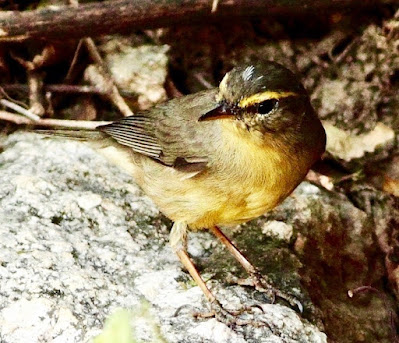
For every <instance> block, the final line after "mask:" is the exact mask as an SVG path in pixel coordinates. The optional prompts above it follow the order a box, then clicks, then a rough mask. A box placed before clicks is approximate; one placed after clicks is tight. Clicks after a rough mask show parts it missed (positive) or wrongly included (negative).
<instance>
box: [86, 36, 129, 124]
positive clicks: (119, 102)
mask: <svg viewBox="0 0 399 343" xmlns="http://www.w3.org/2000/svg"><path fill="white" fill-rule="evenodd" d="M83 43H84V44H85V45H86V47H87V49H88V51H89V54H90V57H91V58H92V59H93V61H94V62H95V63H96V64H97V65H98V67H99V68H98V70H99V72H100V73H101V76H102V77H103V78H104V82H102V84H109V85H110V92H109V93H108V97H109V99H110V100H111V101H112V103H113V104H114V105H115V106H116V107H117V108H118V109H119V111H120V112H121V113H122V114H123V115H124V116H125V117H129V116H132V115H133V112H132V111H131V109H130V107H129V106H128V105H127V104H126V102H125V100H124V99H123V98H122V96H121V95H120V94H119V90H118V88H117V87H116V85H115V82H114V80H113V78H112V76H111V75H110V74H109V72H108V70H107V67H106V65H105V63H104V61H103V59H102V58H101V55H100V53H99V52H98V50H97V47H96V45H95V44H94V41H93V40H92V39H91V38H85V39H84V40H83Z"/></svg>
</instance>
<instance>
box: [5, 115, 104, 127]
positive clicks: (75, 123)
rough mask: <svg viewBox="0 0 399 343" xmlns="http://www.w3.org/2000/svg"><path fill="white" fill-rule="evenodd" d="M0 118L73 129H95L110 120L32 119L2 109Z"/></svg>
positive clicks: (26, 123) (28, 123) (25, 123)
mask: <svg viewBox="0 0 399 343" xmlns="http://www.w3.org/2000/svg"><path fill="white" fill-rule="evenodd" d="M0 120H5V121H9V122H12V123H15V124H18V125H34V126H45V127H65V128H71V129H72V128H73V129H85V130H94V129H95V128H96V127H97V126H101V125H107V124H110V123H111V122H109V121H87V120H63V119H39V120H36V121H32V120H30V119H28V118H25V117H22V116H20V115H18V114H14V113H10V112H7V111H0Z"/></svg>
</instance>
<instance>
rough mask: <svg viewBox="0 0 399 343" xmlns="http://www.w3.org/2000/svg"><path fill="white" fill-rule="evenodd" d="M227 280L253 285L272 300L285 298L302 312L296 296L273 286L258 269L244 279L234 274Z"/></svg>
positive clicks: (243, 284)
mask: <svg viewBox="0 0 399 343" xmlns="http://www.w3.org/2000/svg"><path fill="white" fill-rule="evenodd" d="M229 282H230V283H235V284H238V285H240V286H249V287H254V288H255V289H256V290H257V291H259V292H261V293H264V294H266V296H267V297H268V298H270V299H271V301H272V302H274V301H275V299H276V297H277V298H280V299H283V300H285V301H286V302H287V303H289V304H290V306H291V307H293V308H297V309H298V311H299V312H300V313H302V312H303V305H302V303H301V302H300V301H299V300H298V299H297V298H295V297H294V296H292V295H290V294H287V293H285V292H282V291H281V290H279V289H277V288H275V287H274V286H273V285H272V284H271V282H270V281H269V280H268V278H267V277H265V276H263V275H262V274H261V273H260V272H258V271H256V272H254V273H250V277H249V278H246V279H239V278H236V277H234V276H230V277H229Z"/></svg>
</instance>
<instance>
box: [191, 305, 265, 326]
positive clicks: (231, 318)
mask: <svg viewBox="0 0 399 343" xmlns="http://www.w3.org/2000/svg"><path fill="white" fill-rule="evenodd" d="M210 306H211V311H210V312H206V313H202V312H197V313H194V316H195V317H196V318H210V317H214V318H216V319H217V320H218V321H220V322H222V323H224V324H226V325H227V326H228V327H235V326H245V325H252V326H256V327H261V326H269V325H268V324H267V323H266V322H264V321H260V320H253V319H242V318H240V317H239V316H240V315H241V314H243V313H247V314H252V313H253V308H254V307H256V308H258V309H260V310H261V311H263V309H262V308H261V307H260V306H253V307H247V306H246V307H242V308H240V309H239V310H226V309H225V308H224V307H223V306H222V304H220V303H219V301H217V300H215V301H213V302H212V303H210Z"/></svg>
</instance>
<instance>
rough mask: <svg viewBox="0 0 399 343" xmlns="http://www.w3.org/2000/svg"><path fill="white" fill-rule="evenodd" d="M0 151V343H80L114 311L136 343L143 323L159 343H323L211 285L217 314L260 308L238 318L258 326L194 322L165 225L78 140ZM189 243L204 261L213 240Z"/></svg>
mask: <svg viewBox="0 0 399 343" xmlns="http://www.w3.org/2000/svg"><path fill="white" fill-rule="evenodd" d="M0 146H2V148H3V152H2V153H1V154H0V284H1V288H0V341H1V342H7V343H20V342H57V343H60V342H88V341H90V340H91V339H92V338H93V337H95V336H96V335H98V334H99V333H100V332H101V329H102V327H103V325H104V321H105V320H106V318H107V317H108V316H109V315H110V314H111V313H112V312H113V311H115V310H116V309H117V308H125V309H128V310H130V311H131V313H133V314H134V315H133V316H132V318H133V317H134V318H135V320H134V325H133V326H134V327H135V330H134V331H135V333H136V337H137V339H138V341H142V342H155V341H156V339H155V338H154V337H156V335H157V333H155V332H154V325H155V327H157V330H158V331H159V335H160V336H161V337H162V340H163V341H164V342H182V343H183V342H190V343H196V342H198V343H199V342H201V343H202V342H204V343H205V342H224V343H227V342H235V343H241V342H268V343H270V342H273V343H274V342H276V343H277V342H279V343H280V342H281V343H282V342H287V343H293V342H303V343H305V342H314V343H316V342H320V343H321V342H326V336H325V334H324V333H322V332H321V331H319V329H317V328H316V326H314V325H312V324H310V323H309V322H308V321H307V320H305V319H303V318H302V317H301V316H300V315H299V314H297V313H296V312H295V311H294V310H292V309H290V308H288V307H286V306H282V305H280V304H264V303H260V302H259V301H258V300H255V299H254V298H253V297H252V296H251V293H252V292H253V290H252V289H248V288H244V287H241V286H229V287H227V286H224V285H222V283H221V282H220V280H214V281H213V282H212V283H209V284H210V285H211V287H212V289H213V290H214V291H215V293H216V294H217V296H218V298H219V299H220V301H221V302H222V303H223V304H224V305H225V307H226V308H229V309H237V308H240V306H241V304H245V305H255V304H256V305H258V306H261V307H262V309H263V312H262V311H260V310H259V309H258V308H256V307H255V308H254V311H253V312H254V313H252V314H250V313H247V314H243V317H244V318H247V319H252V320H254V321H256V322H258V323H259V322H264V323H267V325H264V326H261V327H256V326H254V325H246V326H242V327H235V328H233V329H232V328H229V327H227V326H226V325H225V324H222V323H220V322H218V321H216V320H215V319H195V318H194V317H193V316H192V311H202V312H206V311H207V303H206V301H205V299H204V296H203V295H202V293H201V291H200V290H199V288H198V287H197V286H195V285H194V284H193V283H192V282H191V279H190V278H189V276H188V275H187V274H186V273H185V272H184V271H183V270H182V267H181V265H180V262H179V261H178V259H177V257H176V256H175V255H174V254H173V253H172V252H171V250H170V248H169V246H168V234H169V227H170V222H169V221H168V220H167V219H165V218H164V217H163V216H162V215H161V214H160V213H159V212H158V210H157V209H156V208H155V206H154V205H153V204H152V202H151V201H150V200H149V199H148V198H147V197H146V196H145V195H144V194H142V192H141V190H140V189H139V188H138V187H137V186H136V185H135V183H134V181H133V180H132V179H131V177H130V176H129V175H127V174H124V173H123V172H121V171H120V170H119V169H117V168H116V167H114V166H112V165H110V164H109V163H108V162H107V161H105V159H104V158H103V157H101V156H100V155H98V154H96V153H95V152H94V151H93V150H91V149H90V148H89V147H87V146H85V145H84V144H82V143H76V142H70V141H62V140H51V139H43V138H42V137H41V136H39V135H35V134H28V133H16V134H13V135H11V136H9V137H8V138H5V137H3V138H2V139H1V140H0ZM279 225H280V226H281V224H279ZM287 235H288V234H287ZM288 236H289V235H288ZM189 244H190V252H191V253H192V255H194V257H195V259H199V260H201V259H202V258H205V260H206V254H207V253H208V252H209V250H212V249H213V247H214V244H215V239H213V238H212V237H211V236H210V235H209V234H206V233H201V232H199V233H193V234H191V235H190V241H189ZM215 268H217V266H216V267H215ZM143 304H146V305H145V306H148V313H147V314H146V315H141V312H142V311H141V309H142V308H143V306H144V305H143ZM178 310H179V311H178ZM148 316H149V317H150V318H151V320H148ZM140 318H142V320H140ZM146 318H147V319H146ZM149 322H151V323H152V324H149ZM154 323H155V324H154ZM155 331H156V330H155Z"/></svg>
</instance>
